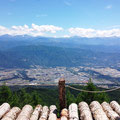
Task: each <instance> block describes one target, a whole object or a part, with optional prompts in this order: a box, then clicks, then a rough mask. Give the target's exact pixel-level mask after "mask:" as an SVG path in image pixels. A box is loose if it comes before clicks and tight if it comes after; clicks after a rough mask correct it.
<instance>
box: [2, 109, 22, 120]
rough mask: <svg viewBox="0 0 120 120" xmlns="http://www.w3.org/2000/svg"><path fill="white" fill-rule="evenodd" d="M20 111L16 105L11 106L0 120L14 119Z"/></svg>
mask: <svg viewBox="0 0 120 120" xmlns="http://www.w3.org/2000/svg"><path fill="white" fill-rule="evenodd" d="M20 112H21V109H20V108H18V107H13V108H12V109H11V110H10V111H9V112H8V113H7V114H5V116H4V117H3V118H2V120H16V118H17V116H18V114H19V113H20Z"/></svg>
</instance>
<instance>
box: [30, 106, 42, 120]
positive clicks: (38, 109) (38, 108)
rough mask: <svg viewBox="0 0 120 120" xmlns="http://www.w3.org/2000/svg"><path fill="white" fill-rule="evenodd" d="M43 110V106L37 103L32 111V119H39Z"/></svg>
mask: <svg viewBox="0 0 120 120" xmlns="http://www.w3.org/2000/svg"><path fill="white" fill-rule="evenodd" d="M41 111H42V106H41V105H37V106H36V107H35V109H34V112H33V113H32V115H31V117H30V120H38V118H39V115H40V112H41Z"/></svg>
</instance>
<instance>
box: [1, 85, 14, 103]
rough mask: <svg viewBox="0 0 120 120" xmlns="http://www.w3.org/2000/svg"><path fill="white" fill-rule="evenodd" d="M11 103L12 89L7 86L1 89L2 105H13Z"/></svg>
mask: <svg viewBox="0 0 120 120" xmlns="http://www.w3.org/2000/svg"><path fill="white" fill-rule="evenodd" d="M11 101H12V91H11V89H10V88H9V87H8V86H6V85H3V86H1V87H0V104H2V103H4V102H7V103H9V104H11Z"/></svg>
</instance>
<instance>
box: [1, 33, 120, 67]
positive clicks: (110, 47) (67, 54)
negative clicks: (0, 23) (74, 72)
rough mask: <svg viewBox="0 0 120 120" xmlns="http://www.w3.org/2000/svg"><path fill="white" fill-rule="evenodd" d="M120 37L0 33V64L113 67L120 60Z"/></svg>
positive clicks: (7, 65) (13, 65) (12, 65)
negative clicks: (32, 35)
mask: <svg viewBox="0 0 120 120" xmlns="http://www.w3.org/2000/svg"><path fill="white" fill-rule="evenodd" d="M119 51H120V38H116V37H114V38H81V37H71V38H49V37H48V38H47V37H31V36H27V35H24V36H20V35H19V36H10V35H4V36H0V67H3V68H14V67H17V68H28V67H30V66H34V65H40V66H44V67H56V66H66V67H71V66H80V65H83V66H84V65H85V66H93V65H94V66H96V65H98V66H106V67H108V66H114V67H117V65H118V64H119V63H120V52H119Z"/></svg>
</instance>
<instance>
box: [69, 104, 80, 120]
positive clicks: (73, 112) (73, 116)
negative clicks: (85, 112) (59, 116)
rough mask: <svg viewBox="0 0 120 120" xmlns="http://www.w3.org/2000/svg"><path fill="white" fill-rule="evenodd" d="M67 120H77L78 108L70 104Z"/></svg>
mask: <svg viewBox="0 0 120 120" xmlns="http://www.w3.org/2000/svg"><path fill="white" fill-rule="evenodd" d="M69 120H79V117H78V106H77V104H75V103H72V104H71V105H70V106H69Z"/></svg>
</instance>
